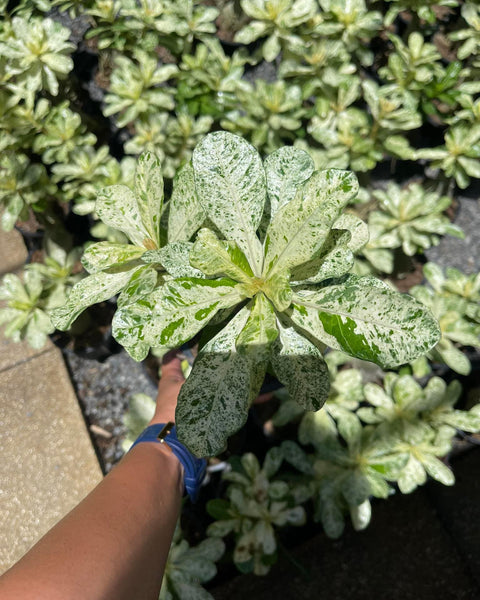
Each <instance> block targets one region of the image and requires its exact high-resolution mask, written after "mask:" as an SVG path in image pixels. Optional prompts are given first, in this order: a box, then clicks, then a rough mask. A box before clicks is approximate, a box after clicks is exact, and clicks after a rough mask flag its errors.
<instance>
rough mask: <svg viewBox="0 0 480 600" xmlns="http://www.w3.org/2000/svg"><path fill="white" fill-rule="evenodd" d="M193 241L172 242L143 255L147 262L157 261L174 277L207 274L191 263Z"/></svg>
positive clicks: (202, 275)
mask: <svg viewBox="0 0 480 600" xmlns="http://www.w3.org/2000/svg"><path fill="white" fill-rule="evenodd" d="M192 247H193V244H192V243H191V242H171V243H169V244H167V245H166V246H164V247H163V248H160V249H159V250H148V251H147V252H145V254H144V255H143V256H142V261H143V262H146V263H157V264H160V265H162V267H163V268H164V269H165V270H166V271H167V273H168V274H169V275H171V276H172V277H198V278H200V279H203V278H205V275H204V274H203V273H202V272H201V271H199V270H198V269H195V268H194V267H192V266H191V264H190V254H191V251H192Z"/></svg>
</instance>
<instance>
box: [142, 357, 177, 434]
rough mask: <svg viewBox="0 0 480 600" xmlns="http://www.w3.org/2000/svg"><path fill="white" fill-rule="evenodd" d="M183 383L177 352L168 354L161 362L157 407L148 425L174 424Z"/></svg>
mask: <svg viewBox="0 0 480 600" xmlns="http://www.w3.org/2000/svg"><path fill="white" fill-rule="evenodd" d="M184 381H185V377H184V376H183V372H182V367H181V361H180V359H179V358H178V357H177V351H176V350H172V351H171V352H168V353H167V354H166V355H165V356H164V357H163V360H162V368H161V375H160V382H159V384H158V394H157V407H156V409H155V414H154V416H153V418H152V420H151V421H150V423H149V424H150V425H154V424H155V423H168V422H169V421H172V422H173V423H174V422H175V408H176V406H177V399H178V394H179V393H180V388H181V387H182V385H183V383H184Z"/></svg>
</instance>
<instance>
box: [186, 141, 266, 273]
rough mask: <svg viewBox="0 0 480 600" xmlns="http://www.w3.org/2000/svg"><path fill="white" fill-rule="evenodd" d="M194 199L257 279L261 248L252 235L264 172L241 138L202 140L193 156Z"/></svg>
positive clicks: (260, 209)
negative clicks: (245, 260)
mask: <svg viewBox="0 0 480 600" xmlns="http://www.w3.org/2000/svg"><path fill="white" fill-rule="evenodd" d="M192 163H193V170H194V176H195V188H196V191H197V197H198V200H199V202H200V204H201V205H202V207H203V209H204V211H205V213H206V214H207V216H208V217H209V218H210V219H211V221H212V222H213V223H214V224H215V225H216V227H218V229H219V230H220V231H221V232H222V233H223V235H224V236H225V238H226V239H227V240H232V241H234V242H236V243H237V244H238V246H239V247H240V248H241V250H243V252H244V253H245V256H246V257H247V259H248V262H249V263H250V266H251V267H252V270H253V272H254V273H255V275H257V276H259V275H260V269H261V264H262V247H261V243H260V240H259V239H258V237H257V234H256V231H257V228H258V226H259V224H260V220H261V217H262V213H263V209H264V205H265V197H266V184H265V171H264V169H263V165H262V161H261V159H260V156H259V155H258V152H257V151H256V150H255V148H254V147H253V146H251V145H250V144H248V143H247V142H246V141H245V140H243V139H242V138H240V137H238V136H236V135H232V134H230V133H227V132H224V131H218V132H215V133H212V134H210V135H208V136H206V137H205V138H204V139H203V140H202V141H201V142H200V143H199V144H198V146H197V147H196V148H195V150H194V152H193V158H192Z"/></svg>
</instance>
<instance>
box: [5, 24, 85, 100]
mask: <svg viewBox="0 0 480 600" xmlns="http://www.w3.org/2000/svg"><path fill="white" fill-rule="evenodd" d="M69 37H70V31H69V30H68V29H67V28H66V27H63V26H62V25H60V23H57V22H56V21H53V20H52V19H49V18H46V19H43V18H42V19H40V18H35V17H34V18H30V19H24V18H22V17H13V19H12V21H11V29H10V35H9V36H8V37H7V38H6V39H5V40H4V41H0V54H1V55H2V56H3V57H4V58H5V59H6V73H7V74H8V78H9V79H10V80H12V83H14V84H16V85H19V86H22V87H24V89H25V90H26V92H27V93H30V94H34V93H35V92H37V91H39V90H42V89H45V90H47V91H48V92H50V94H52V96H56V95H57V94H58V80H59V79H64V78H65V77H66V75H67V74H68V73H69V72H70V71H71V70H72V68H73V61H72V59H71V58H70V56H69V55H70V53H71V52H72V51H73V50H74V49H75V46H74V45H73V44H71V43H70V42H69V41H68V38H69ZM7 85H8V84H7Z"/></svg>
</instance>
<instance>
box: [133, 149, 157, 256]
mask: <svg viewBox="0 0 480 600" xmlns="http://www.w3.org/2000/svg"><path fill="white" fill-rule="evenodd" d="M135 198H136V200H137V206H138V211H139V214H140V216H141V220H142V223H143V226H144V227H145V229H146V231H147V232H148V233H149V237H150V239H151V240H152V241H153V242H154V243H155V246H159V245H160V244H159V242H160V216H161V214H162V208H163V176H162V163H161V161H160V159H159V158H158V156H155V155H154V154H152V153H151V152H144V153H143V154H141V155H140V156H139V157H138V162H137V169H136V171H135Z"/></svg>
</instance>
